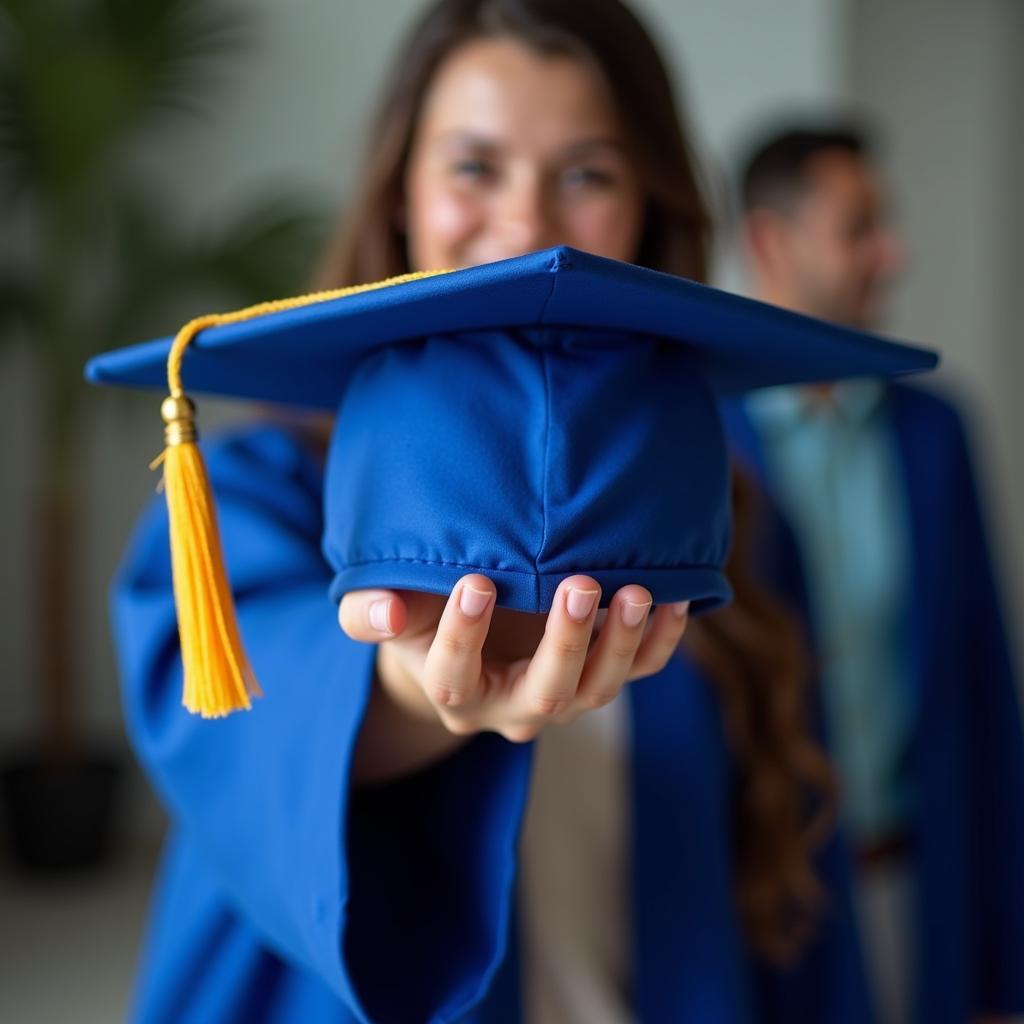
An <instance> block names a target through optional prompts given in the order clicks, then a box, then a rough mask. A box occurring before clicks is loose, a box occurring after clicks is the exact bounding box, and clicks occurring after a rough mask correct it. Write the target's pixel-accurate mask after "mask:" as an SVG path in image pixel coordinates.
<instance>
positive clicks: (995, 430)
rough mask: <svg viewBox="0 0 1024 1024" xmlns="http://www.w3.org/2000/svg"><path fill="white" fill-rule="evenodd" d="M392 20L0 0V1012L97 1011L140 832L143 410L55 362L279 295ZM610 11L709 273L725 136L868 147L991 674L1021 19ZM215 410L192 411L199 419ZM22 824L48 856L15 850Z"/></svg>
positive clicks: (1018, 287)
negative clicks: (123, 684)
mask: <svg viewBox="0 0 1024 1024" xmlns="http://www.w3.org/2000/svg"><path fill="white" fill-rule="evenodd" d="M566 2H571V0H566ZM422 3H423V0H388V2H387V3H386V4H383V3H382V4H369V3H361V2H356V0H305V2H303V3H302V4H289V5H285V4H281V3H273V2H272V0H233V2H228V0H134V2H132V0H120V2H118V0H24V2H18V0H0V225H2V228H0V416H2V435H0V436H2V440H0V479H2V481H3V495H4V500H3V501H0V573H2V576H0V650H2V652H3V669H4V671H3V675H2V678H0V761H2V767H3V797H4V809H5V814H4V815H3V818H2V820H3V825H2V826H0V828H2V832H0V907H2V910H0V1019H2V1020H17V1021H21V1022H34V1021H47V1022H52V1021H60V1020H72V1019H73V1020H75V1021H77V1022H89V1021H112V1020H116V1019H118V1018H120V1017H121V1016H122V1014H123V1012H124V1006H125V1001H126V999H127V997H128V993H129V991H130V984H131V977H132V972H133V966H134V960H135V956H136V949H137V945H138V941H139V938H140V935H141V930H142V928H143V924H144V915H145V902H146V894H147V888H148V885H149V881H150V878H151V876H152V872H153V869H154V866H155V858H156V853H157V849H158V846H159V842H160V837H161V834H162V829H163V820H162V816H161V813H160V811H159V808H158V805H157V803H156V801H155V799H154V798H153V797H152V796H151V795H150V794H149V792H148V790H147V787H146V784H145V782H144V781H143V779H142V778H141V776H140V774H139V773H138V771H137V769H136V768H135V767H134V765H133V762H132V760H131V754H130V752H129V750H128V747H127V744H126V741H125V739H124V734H123V730H122V727H121V724H120V711H119V704H118V689H117V676H116V665H115V660H114V654H113V649H112V646H111V643H110V640H109V632H108V627H107V619H106V610H107V602H106V591H107V586H108V583H109V580H110V577H111V575H112V574H113V572H114V569H115V566H116V564H117V561H118V558H119V555H120V552H121V550H122V548H123V546H124V545H125V543H126V541H127V538H128V536H129V534H130V531H131V527H132V524H133V522H134V520H135V519H136V517H137V515H138V513H139V511H140V509H141V508H142V506H143V504H144V503H145V502H146V501H147V500H149V498H150V496H151V494H152V492H153V489H154V485H155V479H154V477H153V475H151V474H150V473H149V472H148V471H147V469H146V466H147V463H148V462H149V460H150V459H151V458H152V457H153V456H154V455H155V454H156V453H157V452H158V450H159V448H160V447H161V427H160V422H159V413H158V406H159V400H160V396H157V395H151V396H143V397H142V398H141V399H140V398H139V397H138V396H131V395H126V394H119V393H113V392H107V393H93V392H90V391H88V390H87V389H86V388H85V387H84V386H83V385H82V384H81V382H80V381H81V366H82V364H83V362H84V360H85V358H86V357H87V356H88V355H89V354H90V353H91V352H94V351H98V350H100V349H106V348H111V347H115V346H119V345H122V344H126V343H129V342H132V341H136V340H141V339H143V338H146V337H151V336H155V335H158V334H166V333H169V332H171V331H173V330H174V329H175V328H176V327H177V326H179V325H180V323H181V322H183V321H184V320H185V319H187V318H189V317H191V316H193V315H195V314H197V313H200V312H207V311H210V310H215V309H227V308H233V307H236V306H241V305H245V304H248V303H250V302H253V301H257V300H260V299H264V298H272V297H278V296H280V295H285V294H290V293H296V292H300V291H303V290H305V282H306V279H307V276H308V273H309V270H310V267H311V266H312V261H313V259H314V258H315V254H316V252H317V249H318V246H319V244H320V242H321V240H322V237H323V235H324V233H325V231H326V230H327V228H328V226H329V224H330V222H331V221H332V220H333V218H334V216H335V214H336V211H337V210H338V209H339V207H340V206H341V204H343V203H344V201H345V197H346V189H347V186H348V184H349V182H350V181H351V180H352V178H353V176H354V171H355V166H356V161H357V159H358V156H359V153H360V148H361V140H362V129H363V126H364V123H365V122H366V119H367V116H368V112H369V108H370V105H371V104H372V102H373V100H374V98H375V96H376V93H377V88H378V85H379V81H380V76H381V75H382V74H383V73H384V72H385V70H386V69H387V68H388V66H389V56H390V54H391V52H392V50H393V48H394V47H395V45H396V43H397V40H398V37H399V35H400V34H401V33H402V31H403V30H404V28H405V26H406V24H407V22H408V20H409V18H410V16H411V15H412V14H413V13H414V12H415V11H416V10H417V9H419V8H420V6H421V5H422ZM633 3H634V5H635V7H636V8H637V10H638V11H639V12H640V13H641V14H642V15H643V16H644V17H645V18H646V20H647V22H648V23H649V25H650V26H651V27H652V28H653V29H654V30H655V31H654V34H655V36H656V38H657V39H659V41H660V43H661V45H662V47H663V49H664V51H665V53H666V56H667V57H668V58H669V61H670V62H671V63H672V64H673V65H674V67H675V72H676V82H677V86H678V89H679V92H680V94H681V97H682V99H683V103H684V106H685V107H686V109H687V110H688V111H689V114H690V118H691V121H692V123H693V125H694V127H695V128H696V130H697V133H698V136H699V137H700V139H701V140H702V142H703V149H704V152H703V156H704V163H705V166H706V170H707V178H708V183H709V188H710V190H711V192H712V194H713V195H714V196H715V197H716V199H717V201H718V205H719V219H720V227H721V231H720V238H719V246H718V249H719V251H718V260H717V271H716V278H717V283H720V284H722V285H724V286H726V287H730V288H733V289H737V290H739V289H742V287H743V279H742V277H741V275H740V274H739V271H738V269H737V267H736V260H735V257H734V254H733V251H732V246H731V244H730V241H731V240H730V238H729V231H730V196H731V189H732V184H731V180H730V174H731V171H732V169H733V168H734V167H735V165H736V162H737V160H738V159H739V158H740V157H741V156H742V155H743V154H744V152H745V150H746V148H747V146H748V145H749V144H750V143H751V141H752V140H753V138H754V136H757V135H760V134H762V133H763V132H764V131H765V130H767V129H768V128H770V127H771V126H773V125H774V124H775V123H776V122H777V121H779V120H782V119H785V118H786V117H787V116H788V115H801V114H812V115H814V114H828V113H830V112H833V111H837V110H838V111H842V112H846V111H853V112H854V113H856V114H858V115H860V116H862V117H864V118H866V119H867V121H868V124H869V125H870V126H871V127H873V128H874V129H875V130H876V132H877V134H878V136H879V140H880V142H881V149H882V152H881V157H882V165H883V167H884V169H885V170H886V172H887V173H888V177H889V180H890V182H891V186H892V188H893V191H894V199H895V206H896V219H897V226H898V227H899V228H900V230H901V231H902V232H903V234H904V236H905V238H906V241H907V244H908V246H909V250H910V265H909V269H908V271H907V273H906V275H905V277H904V279H903V281H902V282H901V284H900V286H899V287H898V288H897V290H896V293H895V295H894V296H893V301H892V303H891V308H890V313H889V316H888V320H887V324H886V327H887V329H888V330H889V331H890V332H891V333H893V334H895V335H897V336H899V337H903V338H907V339H913V340H916V341H919V342H922V343H925V344H928V345H931V346H935V347H937V348H939V349H940V350H941V351H942V353H943V355H944V359H945V363H944V368H943V370H942V377H943V381H942V383H943V384H944V385H945V387H946V388H947V389H950V390H952V391H953V393H954V394H956V395H957V396H959V397H960V399H961V400H962V401H963V403H964V404H965V407H966V408H967V410H968V411H969V413H970V415H971V421H972V424H973V427H974V437H975V446H976V449H977V455H978V462H979V468H980V472H981V475H982V484H983V491H984V494H985V496H986V497H987V499H988V502H987V508H988V512H989V518H990V525H991V528H992V531H993V537H994V539H995V546H996V561H997V567H998V568H999V569H1000V571H1001V583H1002V585H1003V589H1004V593H1005V596H1006V600H1007V605H1008V610H1009V619H1010V625H1011V632H1012V635H1013V637H1014V639H1015V641H1016V644H1017V653H1018V658H1019V655H1020V647H1021V644H1020V637H1021V636H1022V635H1024V607H1022V595H1024V532H1022V530H1021V529H1020V524H1021V523H1024V455H1022V453H1021V447H1022V441H1024V402H1022V401H1021V398H1020V395H1019V394H1018V390H1019V388H1020V387H1021V385H1022V384H1024V344H1022V343H1021V339H1020V337H1019V335H1020V330H1021V329H1020V324H1021V323H1024V287H1022V284H1024V281H1021V279H1020V268H1021V267H1022V266H1024V192H1022V190H1021V189H1020V187H1019V183H1020V181H1021V180H1022V178H1024V132H1022V131H1021V128H1020V109H1021V105H1022V102H1024V64H1022V63H1021V61H1020V60H1019V57H1020V54H1021V52H1024V5H1022V4H1020V3H1019V0H973V2H972V3H970V4H966V3H963V2H962V0H778V2H776V3H773V4H770V5H768V4H763V3H759V2H758V0H715V2H714V3H712V2H710V0H708V2H697V0H633ZM235 415H239V410H236V409H232V408H230V407H228V406H218V407H217V408H216V409H214V408H213V403H208V402H207V403H204V405H203V422H204V425H205V426H207V427H209V426H210V425H212V423H213V422H215V421H224V420H226V419H229V418H231V417H232V416H235ZM1022 675H1024V674H1022ZM40 766H44V767H45V766H49V768H50V769H53V768H54V767H55V766H56V767H59V768H60V771H59V772H56V773H55V772H54V771H53V770H50V771H48V772H47V771H40V770H39V768H40ZM55 777H60V778H62V779H63V781H62V782H61V783H60V785H56V784H54V782H53V779H54V778H55ZM46 780H49V781H46ZM41 786H42V787H45V786H49V787H50V788H49V789H45V788H44V789H43V790H42V791H41V790H40V787H41ZM41 792H42V797H43V799H42V800H41V801H40V793H41ZM40 806H43V807H45V808H47V811H46V813H49V814H53V815H55V816H59V817H60V820H61V821H62V823H63V824H64V826H67V825H68V822H73V823H74V825H75V826H76V831H75V835H74V838H73V841H72V840H69V839H67V838H66V837H65V839H64V841H63V842H62V844H61V845H60V846H59V848H57V849H53V848H50V847H48V846H47V843H46V841H45V837H46V836H47V835H48V834H52V830H51V829H50V828H49V826H48V824H47V822H46V820H45V819H43V820H40V814H41V813H42V812H40V811H39V810H38V808H39V807H40ZM39 836H42V837H43V838H42V839H40V838H39ZM33 837H35V838H33ZM25 859H28V860H30V861H33V862H34V863H35V864H36V869H35V870H32V871H30V870H26V869H25V868H24V867H23V866H22V862H23V861H24V860H25ZM76 864H80V865H84V866H82V867H80V868H76V867H75V865H76ZM97 936H102V941H95V939H96V937H97ZM56 965H59V966H60V969H59V971H57V970H55V966H56ZM58 978H59V983H57V981H58Z"/></svg>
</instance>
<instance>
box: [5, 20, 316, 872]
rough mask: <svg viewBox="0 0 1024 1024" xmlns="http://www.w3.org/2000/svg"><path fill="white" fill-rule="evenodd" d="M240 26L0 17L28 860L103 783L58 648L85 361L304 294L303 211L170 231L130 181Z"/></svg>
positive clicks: (261, 205)
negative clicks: (28, 659)
mask: <svg viewBox="0 0 1024 1024" xmlns="http://www.w3.org/2000/svg"><path fill="white" fill-rule="evenodd" d="M250 30H251V25H250V24H249V23H248V21H246V20H243V19H242V18H241V17H240V15H239V13H238V12H237V11H235V10H233V9H226V8H219V7H218V6H217V5H216V4H214V3H211V2H210V0H3V3H2V5H0V210H2V212H3V218H4V221H3V222H4V223H5V225H6V226H7V227H6V229H5V232H4V235H5V236H6V237H5V241H4V243H3V244H2V246H0V338H3V339H5V340H6V341H7V343H17V342H19V341H20V343H22V344H28V345H30V346H31V348H32V352H33V354H34V357H35V358H36V359H37V360H39V363H40V365H41V368H42V372H41V373H40V374H38V379H39V380H40V381H41V382H42V386H43V389H44V391H45V393H42V394H39V395H37V396H36V401H37V403H38V406H39V408H41V409H42V410H44V411H45V413H44V417H43V422H44V423H45V425H46V437H45V439H44V443H43V445H42V446H41V451H42V452H43V465H42V466H41V467H40V469H39V474H38V480H39V485H38V493H37V494H36V495H35V498H34V501H35V503H36V514H35V515H34V516H33V522H34V524H35V527H36V536H35V537H34V538H33V543H34V548H35V551H36V557H35V564H36V565H37V566H38V573H39V608H38V611H37V614H36V616H35V622H36V624H37V636H36V638H35V639H36V643H37V648H38V652H39V657H38V665H39V678H38V679H37V680H35V684H34V687H33V689H34V690H35V692H36V693H37V694H38V698H39V700H38V707H39V723H38V736H37V739H36V741H35V742H34V743H33V744H32V748H31V749H30V750H29V751H28V752H27V753H24V754H20V755H18V756H17V757H10V758H8V759H7V763H6V764H5V766H4V769H3V795H4V802H5V805H6V810H7V820H8V824H9V831H10V834H11V837H12V840H13V846H14V849H15V852H16V853H17V854H19V855H20V857H21V859H22V860H23V861H25V862H27V863H30V864H33V865H35V866H41V867H71V866H76V865H81V864H85V863H89V862H92V861H95V860H96V859H98V858H99V857H100V856H101V855H102V853H103V851H104V849H105V847H106V840H107V836H108V833H109V825H110V820H111V810H112V807H113V794H114V791H115V787H116V779H117V774H118V772H117V766H116V763H114V762H112V761H111V760H110V759H109V758H108V757H103V756H98V755H97V754H96V753H95V751H93V750H92V749H91V747H90V744H89V743H88V741H87V737H86V736H85V735H84V731H85V730H84V727H83V718H82V708H81V706H80V705H81V701H80V692H81V682H82V680H81V679H80V678H79V676H78V671H79V666H78V660H77V659H76V658H75V656H74V653H73V652H74V650H75V645H74V636H73V621H74V615H73V609H72V607H71V595H72V594H73V593H74V589H75V588H74V587H73V586H72V580H71V573H72V569H73V565H74V560H73V558H72V553H73V552H74V551H75V546H76V544H77V543H78V541H79V539H80V538H79V537H78V536H77V535H76V534H77V532H78V521H77V512H76V510H77V508H78V506H79V504H80V503H79V501H78V498H77V496H78V494H79V492H80V488H81V486H82V481H81V480H79V479H78V477H77V475H76V472H75V465H76V457H77V456H78V455H79V454H80V448H79V436H80V433H81V422H82V418H83V412H84V409H83V406H84V402H85V398H86V392H85V389H84V387H83V386H82V383H81V372H82V366H83V363H84V361H85V359H86V358H87V356H88V355H90V354H91V353H92V352H94V351H97V350H99V349H101V348H106V347H110V346H112V345H114V344H118V343H122V342H125V341H128V340H134V339H136V338H138V337H141V336H147V335H149V334H153V333H158V332H161V333H162V332H164V331H165V329H166V327H167V324H168V318H169V317H170V318H172V319H171V322H174V321H175V320H184V319H186V318H187V316H189V315H192V313H194V309H193V308H190V307H189V297H190V296H193V297H194V296H195V295H196V294H197V293H201V294H202V295H203V296H204V299H205V300H207V301H208V300H209V299H210V297H212V296H215V297H217V298H218V299H219V300H222V301H223V302H224V304H225V306H234V305H245V304H248V303H251V302H257V301H260V300H263V299H266V298H273V297H277V296H279V295H281V294H285V293H287V292H289V291H300V290H302V286H303V283H304V279H305V277H306V274H307V270H308V267H309V262H310V258H311V255H312V253H313V251H314V248H315V246H316V245H317V243H318V238H319V228H320V224H321V223H322V217H321V216H319V211H317V210H314V209H311V208H310V206H309V205H308V203H306V202H304V201H303V202H299V201H296V200H295V199H294V198H291V197H289V196H286V195H278V196H272V197H270V198H268V199H266V200H263V201H260V202H258V203H255V204H253V205H251V206H250V207H249V208H248V209H246V210H243V211H239V212H236V214H235V216H234V217H233V218H232V220H231V221H230V222H228V223H225V224H221V225H219V226H218V227H216V228H215V229H213V230H210V231H206V232H204V233H203V235H202V236H201V237H197V236H196V235H194V234H192V235H188V234H183V233H182V231H181V230H180V229H179V228H178V226H177V225H176V223H175V221H174V219H173V217H171V216H170V215H168V213H167V212H166V210H167V207H168V203H167V199H166V197H164V196H161V195H159V194H154V188H153V186H152V185H151V184H150V183H149V182H148V181H147V180H146V177H145V175H144V173H143V172H142V171H141V170H140V166H141V164H140V161H139V160H138V159H137V156H138V153H139V148H140V147H141V146H143V145H145V146H148V147H151V148H152V147H159V145H160V142H161V133H164V134H163V137H164V138H165V139H166V138H167V132H168V129H172V128H173V129H175V130H177V131H179V132H180V128H181V124H180V122H181V119H182V118H185V119H188V118H195V117H196V116H197V115H198V114H200V113H201V112H202V111H203V109H204V97H205V96H206V95H207V94H208V93H209V91H210V85H211V81H212V76H213V74H214V72H215V71H217V70H219V69H220V68H221V67H222V66H223V64H224V62H225V61H227V60H229V59H235V58H237V57H238V55H239V54H240V53H241V52H243V51H244V50H245V49H246V48H247V47H248V46H250V45H251V42H252V38H253V36H252V32H251V31H250ZM175 122H177V123H175ZM168 158H169V159H180V157H178V156H175V157H173V158H172V157H168ZM158 319H159V323H157V322H156V321H157V320H158Z"/></svg>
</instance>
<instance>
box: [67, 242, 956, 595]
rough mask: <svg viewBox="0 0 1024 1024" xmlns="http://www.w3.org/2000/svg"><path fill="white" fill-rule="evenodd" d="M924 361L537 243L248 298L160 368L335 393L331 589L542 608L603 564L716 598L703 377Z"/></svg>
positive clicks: (804, 378) (245, 387)
mask: <svg viewBox="0 0 1024 1024" xmlns="http://www.w3.org/2000/svg"><path fill="white" fill-rule="evenodd" d="M314 298H316V297H314ZM265 310H269V311H265ZM170 349H171V339H169V338H168V339H163V340H159V341H154V342H150V343H147V344H143V345H139V346H135V347H132V348H128V349H124V350H120V351H117V352H112V353H108V354H106V355H103V356H100V357H98V358H96V359H94V360H92V362H90V364H89V366H88V368H87V376H88V378H89V379H90V380H92V381H96V382H102V383H118V384H127V385H135V386H157V385H161V384H164V383H165V380H166V377H165V364H166V362H167V359H168V354H169V351H170ZM936 362H937V357H936V356H935V354H934V353H931V352H928V351H926V350H923V349H919V348H913V347H910V346H906V345H900V344H895V343H892V342H889V341H885V340H883V339H881V338H878V337H874V336H871V335H867V334H864V333H860V332H857V331H853V330H850V329H848V328H844V327H840V326H836V325H833V324H827V323H824V322H821V321H817V320H814V319H811V318H808V317H804V316H800V315H798V314H795V313H791V312H787V311H785V310H781V309H777V308H775V307H772V306H768V305H765V304H763V303H759V302H755V301H752V300H749V299H745V298H741V297H738V296H735V295H731V294H728V293H726V292H722V291H718V290H716V289H714V288H709V287H707V286H703V285H699V284H695V283H693V282H690V281H685V280H681V279H679V278H676V277H672V276H670V275H667V274H661V273H656V272H654V271H651V270H645V269H641V268H638V267H634V266H631V265H628V264H624V263H619V262H617V261H614V260H608V259H603V258H600V257H597V256H592V255H588V254H585V253H581V252H576V251H574V250H572V249H566V248H558V249H550V250H546V251H544V252H538V253H532V254H530V255H527V256H522V257H518V258H516V259H511V260H504V261H502V262H499V263H493V264H487V265H485V266H480V267H474V268H471V269H467V270H459V271H454V272H451V273H445V274H439V275H436V276H426V277H422V278H420V279H417V280H411V281H406V282H405V283H398V284H392V285H391V286H389V287H380V288H371V289H368V290H361V291H358V292H357V293H355V294H348V295H344V296H343V297H338V298H330V297H327V298H320V299H319V300H318V301H309V300H302V304H299V305H294V306H292V307H291V308H286V309H275V308H274V307H273V305H271V306H270V307H262V308H257V310H256V311H255V314H254V315H246V316H244V318H243V317H242V316H239V317H238V319H237V322H233V323H223V324H219V325H215V326H210V327H208V328H206V329H204V330H203V331H202V333H200V334H198V336H196V338H195V340H194V341H193V342H192V344H191V345H189V347H188V348H187V350H186V351H185V355H184V359H183V363H182V367H181V372H182V375H183V376H184V378H185V380H186V382H187V384H188V389H189V391H194V392H208V393H214V394H219V395H231V396H240V397H247V398H253V399H259V400H263V401H272V402H280V403H285V404H288V405H293V406H305V407H311V408H317V409H331V410H336V411H337V420H336V425H335V428H334V433H333V437H332V441H331V445H330V450H329V454H328V460H327V467H326V484H325V523H326V527H325V534H324V551H325V554H326V557H327V558H328V560H329V561H330V563H331V565H332V567H333V568H334V570H335V572H336V576H335V579H334V583H333V587H332V596H333V597H334V598H335V599H340V597H341V595H342V594H343V593H345V592H346V591H347V590H351V589H355V588H361V587H371V586H373V587H376V586H382V587H394V588H409V589H415V590H425V591H431V592H437V593H447V592H449V591H450V590H451V588H452V586H453V585H454V583H455V582H456V580H458V578H459V577H461V576H463V575H465V574H466V573H468V572H481V573H483V574H485V575H486V576H488V577H490V578H491V579H492V580H493V581H494V582H495V584H496V586H497V591H498V603H499V604H500V605H503V606H505V607H509V608H515V609H519V610H521V611H546V610H547V609H548V608H549V607H550V603H551V600H552V597H553V594H554V591H555V589H556V587H557V586H558V584H559V582H560V581H561V580H562V579H564V578H565V577H567V576H569V575H572V574H574V573H586V574H588V575H591V576H593V577H594V578H595V579H597V580H598V582H599V583H600V584H601V586H602V589H603V598H604V600H605V601H607V600H608V599H609V598H610V597H611V595H612V593H613V592H614V591H615V590H616V589H617V588H618V587H619V586H621V585H623V584H626V583H639V584H642V585H644V586H646V587H647V588H648V589H649V590H650V591H651V593H652V594H653V596H654V600H655V601H656V602H662V601H677V600H684V599H688V600H691V601H693V602H695V603H696V604H697V606H698V607H699V606H701V605H703V606H705V607H710V606H713V605H715V604H717V603H720V602H721V601H723V600H725V599H727V597H728V595H729V588H728V585H727V583H726V581H725V578H724V575H723V572H722V566H723V563H724V561H725V557H726V553H727V549H728V545H729V530H730V516H729V487H728V475H729V474H728V465H727V456H726V450H725V443H724V440H723V435H722V430H721V426H720V422H719V417H718V413H717V406H716V398H717V396H718V395H720V394H734V393H738V392H742V391H746V390H749V389H752V388H757V387H763V386H768V385H775V384H783V383H798V382H810V381H822V380H837V379H841V378H846V377H852V376H874V377H879V376H893V375H897V374H903V373H909V372H914V371H918V370H924V369H928V368H930V367H932V366H934V365H935V363H936ZM179 612H180V608H179Z"/></svg>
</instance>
